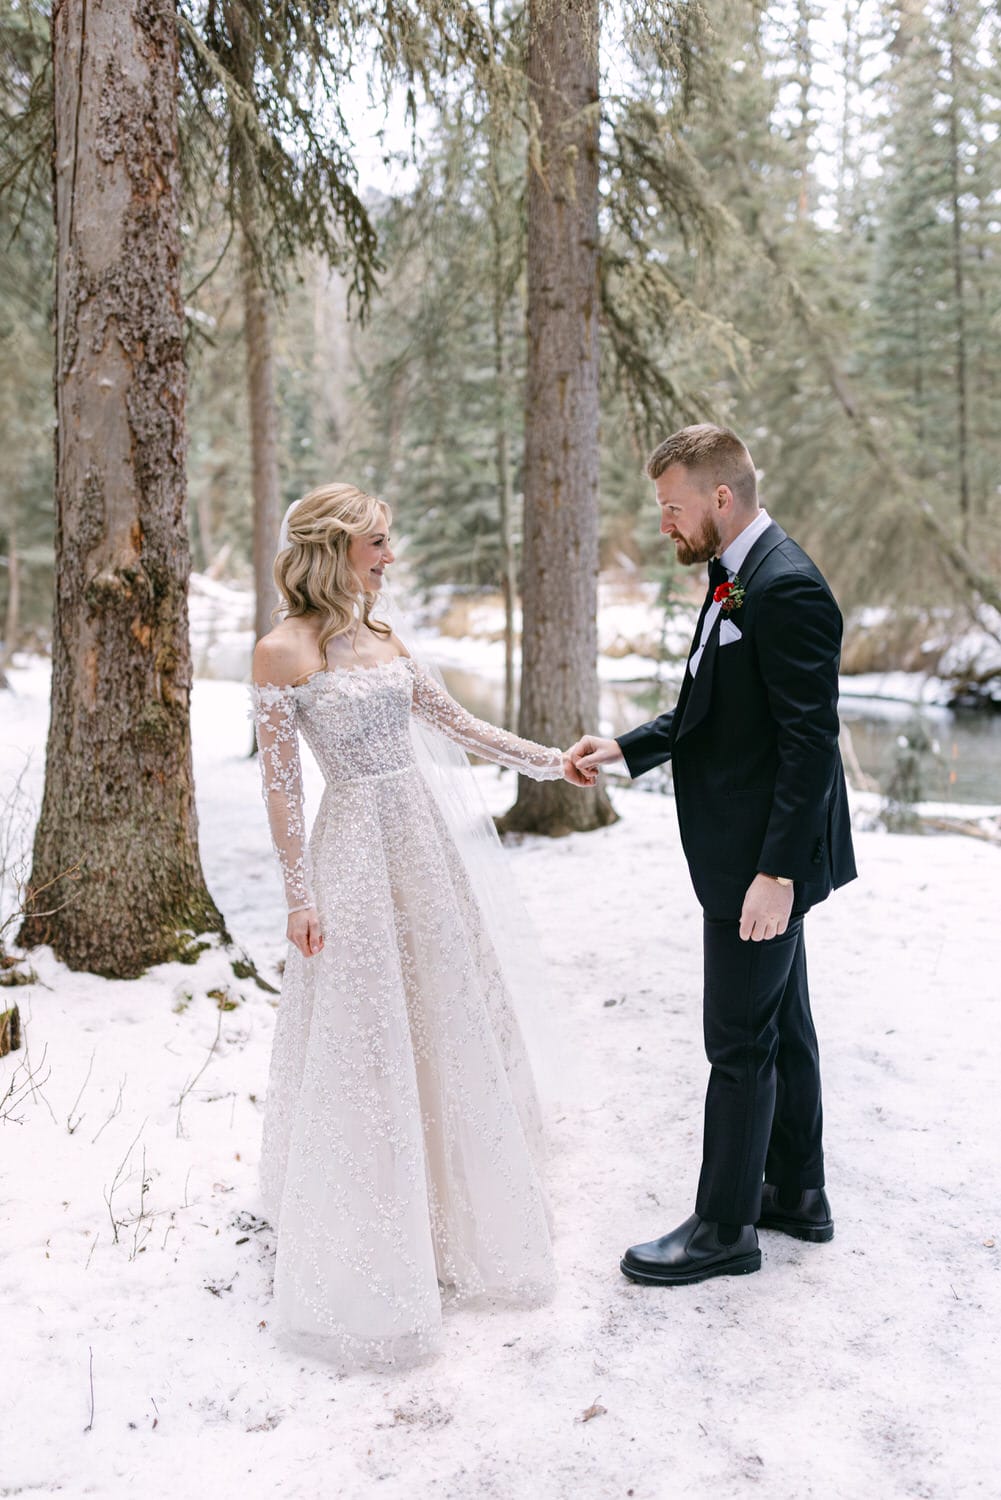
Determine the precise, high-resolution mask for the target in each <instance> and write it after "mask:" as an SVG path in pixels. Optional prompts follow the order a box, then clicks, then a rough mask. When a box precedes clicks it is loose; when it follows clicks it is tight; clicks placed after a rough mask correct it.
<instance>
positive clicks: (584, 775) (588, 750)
mask: <svg viewBox="0 0 1001 1500" xmlns="http://www.w3.org/2000/svg"><path fill="white" fill-rule="evenodd" d="M621 758H622V751H621V750H620V749H619V746H618V744H617V742H616V741H615V740H606V739H601V738H599V736H598V735H595V734H585V736H584V738H583V739H581V740H578V741H577V743H576V745H571V746H570V749H569V750H564V752H563V776H564V779H565V780H566V781H569V782H572V783H573V785H574V786H594V784H595V782H596V781H597V779H598V767H599V766H603V765H608V764H609V763H610V762H611V761H613V760H621Z"/></svg>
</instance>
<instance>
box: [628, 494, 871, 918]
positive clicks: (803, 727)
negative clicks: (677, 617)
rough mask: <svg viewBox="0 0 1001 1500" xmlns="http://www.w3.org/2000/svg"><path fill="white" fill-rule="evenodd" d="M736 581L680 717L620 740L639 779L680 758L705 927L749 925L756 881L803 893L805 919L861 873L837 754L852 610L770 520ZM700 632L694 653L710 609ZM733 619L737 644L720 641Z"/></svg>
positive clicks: (687, 832) (685, 825)
mask: <svg viewBox="0 0 1001 1500" xmlns="http://www.w3.org/2000/svg"><path fill="white" fill-rule="evenodd" d="M739 578H740V582H741V584H742V585H743V586H744V589H745V595H744V600H743V603H742V604H741V605H740V607H739V608H736V609H734V610H733V611H732V612H731V613H730V614H729V615H726V614H724V613H723V612H722V611H721V613H720V616H719V618H718V619H717V620H716V621H715V623H714V625H713V628H712V631H711V633H710V636H709V639H708V641H707V643H706V647H705V651H704V652H703V655H702V660H701V662H700V664H699V668H698V671H697V672H696V674H695V676H694V677H692V675H691V672H690V671H689V670H688V669H687V667H686V669H685V680H684V683H683V685H682V689H681V695H680V697H679V699H678V704H677V707H676V708H674V709H673V710H671V711H670V712H669V713H664V714H661V715H660V716H659V718H656V719H653V720H652V721H651V722H650V723H649V724H643V725H641V726H640V727H639V728H638V729H633V730H630V732H629V733H628V734H624V735H622V736H621V737H620V739H619V741H618V743H619V745H620V747H621V749H622V752H623V755H624V756H625V760H626V765H627V766H628V768H629V773H630V775H631V776H634V777H635V776H640V775H642V774H643V772H644V771H649V770H650V769H651V768H652V767H653V766H658V765H661V764H662V763H663V762H664V761H666V760H668V759H670V760H671V761H672V764H673V771H674V789H675V799H676V802H677V808H678V822H679V824H680V828H681V841H682V844H683V846H684V850H685V855H686V858H687V860H688V866H689V869H690V871H691V875H692V882H693V884H694V886H695V892H696V895H697V896H698V898H699V901H700V902H701V904H702V907H703V909H704V911H705V912H706V914H707V916H710V917H720V918H739V916H740V911H741V907H742V905H743V901H744V895H745V893H746V891H747V888H748V886H749V885H750V883H751V881H752V880H753V878H754V876H755V874H756V873H757V872H758V871H763V872H764V873H765V874H767V875H785V876H788V877H789V878H791V879H792V880H793V881H794V882H795V897H794V904H793V910H794V911H797V912H801V911H805V910H807V908H809V907H810V906H812V905H813V904H814V903H815V902H817V901H822V900H823V899H824V898H825V896H828V895H829V894H830V892H831V891H832V890H833V889H835V888H836V887H837V886H840V885H844V884H845V883H846V882H847V881H849V880H852V879H853V878H854V876H855V873H856V872H855V859H854V855H853V851H852V839H851V825H850V820H849V813H848V801H847V795H846V791H845V778H844V770H843V768H842V765H841V755H840V752H839V750H838V711H837V703H838V665H839V660H840V655H841V629H842V621H841V613H840V611H839V609H838V606H837V604H836V603H835V600H834V596H833V595H832V593H831V591H830V589H829V588H828V586H827V583H826V582H825V580H824V578H823V577H822V575H821V574H820V572H819V571H818V569H817V568H816V567H815V566H814V564H813V563H812V562H811V561H810V559H809V558H808V557H807V555H806V553H805V552H803V551H802V549H801V548H800V547H798V546H797V545H796V543H795V542H794V541H792V540H791V538H790V537H788V536H787V535H786V533H785V532H784V531H783V530H782V528H781V526H777V525H775V523H774V522H773V523H772V524H771V525H769V526H768V528H767V530H765V531H764V532H763V533H762V534H761V536H759V537H758V538H757V540H756V541H755V542H754V544H753V545H752V547H751V549H750V551H749V553H748V555H747V558H746V559H745V561H744V564H743V566H742V567H741V569H740V573H739ZM709 603H710V596H709V595H708V594H707V596H706V602H705V604H704V606H703V610H702V614H701V615H700V617H699V623H698V625H697V627H696V630H695V642H694V644H696V645H697V643H698V641H699V640H700V638H701V634H702V623H703V620H704V618H705V613H706V610H707V609H708V607H709ZM727 619H729V620H730V621H731V622H732V624H733V625H734V626H735V627H736V628H737V629H738V630H739V631H740V639H739V640H732V641H730V642H729V643H725V644H722V645H721V644H720V630H721V628H722V625H723V621H724V620H727Z"/></svg>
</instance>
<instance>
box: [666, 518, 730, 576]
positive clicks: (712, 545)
mask: <svg viewBox="0 0 1001 1500" xmlns="http://www.w3.org/2000/svg"><path fill="white" fill-rule="evenodd" d="M722 550H723V538H722V537H721V536H720V534H719V527H718V526H717V525H716V522H715V521H714V520H713V518H712V516H706V517H705V519H704V520H703V522H702V524H701V526H700V527H699V529H698V531H697V532H696V533H695V535H694V536H693V537H692V538H691V540H690V541H689V540H686V539H685V538H683V537H679V538H678V540H677V542H676V543H675V552H674V555H675V557H676V558H677V559H678V561H679V563H681V565H682V566H683V567H685V568H690V567H691V566H692V564H693V563H704V562H708V561H709V559H710V558H712V557H718V556H719V554H720V553H721V552H722Z"/></svg>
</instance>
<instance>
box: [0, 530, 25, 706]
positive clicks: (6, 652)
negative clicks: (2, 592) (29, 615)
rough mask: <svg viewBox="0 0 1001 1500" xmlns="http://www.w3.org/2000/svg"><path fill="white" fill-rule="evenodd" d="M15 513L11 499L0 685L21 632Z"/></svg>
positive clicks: (19, 564) (19, 574) (19, 575)
mask: <svg viewBox="0 0 1001 1500" xmlns="http://www.w3.org/2000/svg"><path fill="white" fill-rule="evenodd" d="M17 545H18V542H17V515H16V513H15V510H14V502H13V500H12V501H11V508H10V521H9V522H8V524H7V608H6V610H5V611H4V625H3V649H2V650H0V685H2V682H3V670H4V667H6V666H9V664H10V659H11V657H12V656H13V655H14V652H15V651H16V650H17V638H18V636H19V635H20V632H21V560H20V558H19V557H18V555H17Z"/></svg>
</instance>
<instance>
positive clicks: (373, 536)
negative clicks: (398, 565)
mask: <svg viewBox="0 0 1001 1500" xmlns="http://www.w3.org/2000/svg"><path fill="white" fill-rule="evenodd" d="M380 519H381V521H382V523H383V524H382V528H381V530H379V531H373V532H371V533H370V534H369V535H368V536H353V537H352V538H351V541H350V543H349V544H348V562H349V563H350V565H351V567H352V569H353V570H354V573H355V576H356V577H357V578H358V581H359V582H360V584H361V586H362V588H363V589H365V590H366V592H368V593H370V594H372V593H375V592H377V591H378V590H379V589H381V588H382V575H383V572H384V571H385V569H386V568H388V567H389V564H390V563H391V562H392V561H393V550H392V548H391V547H390V545H389V528H388V526H386V524H385V522H386V514H385V512H383V513H382V515H381V517H380Z"/></svg>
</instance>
